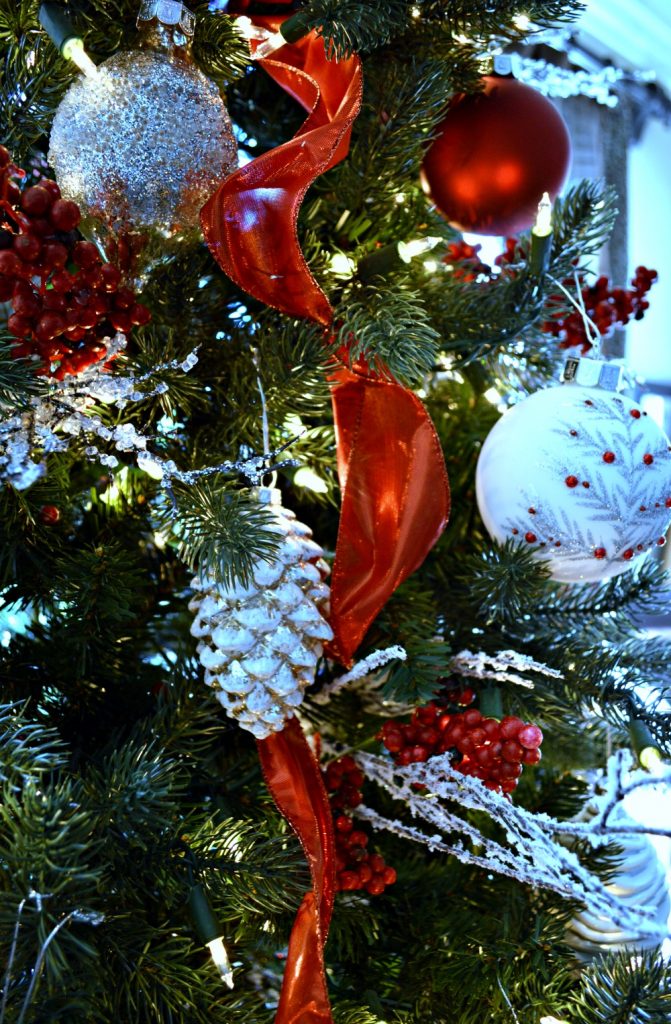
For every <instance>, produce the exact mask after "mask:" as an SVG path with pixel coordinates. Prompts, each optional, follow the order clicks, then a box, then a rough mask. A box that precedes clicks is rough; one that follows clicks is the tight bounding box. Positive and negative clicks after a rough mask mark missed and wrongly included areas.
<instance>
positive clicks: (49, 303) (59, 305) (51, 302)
mask: <svg viewBox="0 0 671 1024" xmlns="http://www.w3.org/2000/svg"><path fill="white" fill-rule="evenodd" d="M42 305H43V306H44V308H45V309H51V310H56V312H58V313H63V312H65V309H66V308H67V303H66V301H65V298H64V296H63V295H61V293H60V292H55V291H48V292H45V294H44V296H43V298H42Z"/></svg>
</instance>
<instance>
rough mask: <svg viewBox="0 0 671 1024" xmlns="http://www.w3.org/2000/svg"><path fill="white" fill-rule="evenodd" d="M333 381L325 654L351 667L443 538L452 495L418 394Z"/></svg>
mask: <svg viewBox="0 0 671 1024" xmlns="http://www.w3.org/2000/svg"><path fill="white" fill-rule="evenodd" d="M335 379H336V381H337V382H338V383H337V386H336V387H335V389H334V391H333V396H332V397H333V411H334V414H335V426H336V438H337V442H338V476H339V479H340V488H341V491H342V508H341V513H340V526H339V530H338V542H337V545H336V557H335V562H334V565H333V576H332V582H331V615H330V622H331V627H332V629H333V632H334V639H333V641H332V642H331V644H330V645H329V648H328V650H329V654H331V655H332V656H334V657H337V658H338V659H339V660H340V661H342V662H344V663H345V664H349V662H350V661H351V658H352V655H353V654H354V651H355V650H356V648H357V647H358V646H359V644H360V642H361V640H362V638H363V636H364V633H365V632H366V630H367V629H368V626H369V625H370V624H371V622H372V621H373V619H374V618H375V617H376V615H377V614H378V612H379V611H380V609H381V608H382V607H383V605H384V604H385V603H386V601H387V600H388V599H389V597H391V595H392V594H393V592H394V590H395V589H396V588H397V587H398V586H399V585H400V584H401V583H402V582H403V580H405V579H407V577H408V576H409V575H410V574H411V573H412V572H414V571H415V569H417V568H418V566H419V565H421V563H422V562H423V561H424V559H425V557H426V555H427V553H428V552H429V551H430V550H431V548H432V547H433V545H434V544H435V543H436V541H437V540H438V538H439V536H440V534H441V533H442V531H443V529H444V527H445V524H446V523H447V519H448V516H449V512H450V488H449V483H448V479H447V472H446V470H445V462H444V460H443V454H442V451H441V447H440V442H439V440H438V437H437V436H436V432H435V429H434V426H433V423H432V422H431V420H430V418H429V416H428V414H427V412H426V409H425V408H424V406H423V405H422V403H421V402H420V400H419V398H417V396H416V395H415V394H413V392H412V391H408V390H407V389H406V388H403V387H401V385H400V384H396V383H394V382H393V381H389V380H381V379H379V378H373V377H368V376H362V375H359V374H358V373H352V372H350V371H349V370H347V369H345V368H344V367H343V368H341V369H340V370H338V371H337V373H336V374H335Z"/></svg>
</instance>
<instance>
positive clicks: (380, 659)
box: [312, 644, 408, 704]
mask: <svg viewBox="0 0 671 1024" xmlns="http://www.w3.org/2000/svg"><path fill="white" fill-rule="evenodd" d="M407 657H408V655H407V653H406V651H405V648H403V647H400V646H399V645H398V644H397V645H395V646H394V647H385V648H384V650H382V651H373V653H372V654H369V655H368V657H367V658H363V659H362V660H361V661H359V662H357V664H356V665H355V666H354V668H353V669H352V670H351V671H350V672H346V673H345V675H343V676H338V678H337V679H334V680H333V681H332V682H330V683H327V684H326V685H325V686H324V688H323V689H322V690H320V692H319V693H317V694H315V695H314V697H313V698H312V700H313V701H314V703H315V704H328V702H329V701H330V700H331V698H332V697H335V695H336V694H337V693H340V691H341V690H343V689H344V688H345V687H346V686H348V685H349V684H350V683H354V682H357V681H358V680H359V679H363V678H364V677H365V676H367V675H369V674H370V673H371V672H375V671H377V669H379V668H382V666H383V665H386V664H387V663H388V662H390V661H393V660H394V659H395V658H397V659H398V660H399V661H405V660H406V659H407Z"/></svg>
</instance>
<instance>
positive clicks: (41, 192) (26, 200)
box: [21, 185, 54, 217]
mask: <svg viewBox="0 0 671 1024" xmlns="http://www.w3.org/2000/svg"><path fill="white" fill-rule="evenodd" d="M53 201H54V200H53V196H52V195H51V193H50V192H49V190H48V189H46V188H42V186H41V185H31V187H30V188H27V189H26V191H25V192H24V193H23V195H22V196H21V209H22V210H23V211H24V213H27V214H29V215H30V216H31V217H41V216H42V214H43V213H46V212H47V210H48V209H49V208H50V206H51V205H52V203H53Z"/></svg>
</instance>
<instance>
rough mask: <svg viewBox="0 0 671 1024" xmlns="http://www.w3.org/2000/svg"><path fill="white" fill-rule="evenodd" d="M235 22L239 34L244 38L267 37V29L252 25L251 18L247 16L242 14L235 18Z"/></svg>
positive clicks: (262, 38) (263, 38)
mask: <svg viewBox="0 0 671 1024" xmlns="http://www.w3.org/2000/svg"><path fill="white" fill-rule="evenodd" d="M235 24H236V26H237V27H238V28H239V29H240V34H241V36H242V37H243V38H244V39H260V40H265V39H267V38H268V29H266V28H261V27H260V26H259V25H254V24H253V22H252V19H251V18H247V17H246V16H245V15H244V14H243V15H242V17H240V18H237V19H236V22H235Z"/></svg>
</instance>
